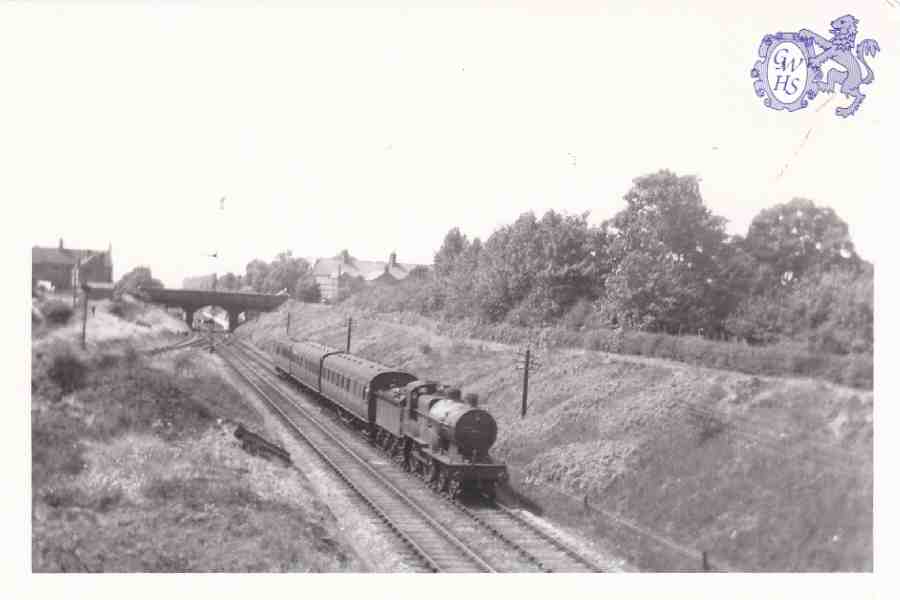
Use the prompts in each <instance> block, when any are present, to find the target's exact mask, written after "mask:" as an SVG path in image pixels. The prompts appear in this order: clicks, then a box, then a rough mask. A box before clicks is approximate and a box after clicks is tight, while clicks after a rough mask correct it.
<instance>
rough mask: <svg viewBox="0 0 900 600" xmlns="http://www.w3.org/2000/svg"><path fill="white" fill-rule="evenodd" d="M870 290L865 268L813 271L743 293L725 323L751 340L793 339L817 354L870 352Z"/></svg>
mask: <svg viewBox="0 0 900 600" xmlns="http://www.w3.org/2000/svg"><path fill="white" fill-rule="evenodd" d="M873 291H874V290H873V281H872V272H871V269H870V268H864V269H862V270H858V269H856V268H838V269H831V270H824V269H818V270H816V271H815V272H813V273H808V274H807V276H806V277H805V278H804V279H803V280H801V281H799V282H798V283H797V284H796V285H792V286H788V287H784V286H779V287H777V288H775V289H773V290H771V291H769V292H767V293H765V294H761V295H755V296H749V297H748V298H746V299H745V300H744V301H743V302H742V303H741V304H740V305H739V306H738V308H737V309H736V310H735V312H734V313H733V314H731V315H729V316H728V318H727V319H726V320H725V327H726V329H727V330H728V332H729V333H731V334H732V335H735V336H737V337H739V338H742V339H745V340H747V341H749V342H752V343H774V342H777V341H779V340H796V341H801V342H805V343H807V344H808V346H809V348H810V349H812V350H815V351H821V352H831V353H837V354H847V353H851V352H852V353H858V352H872V350H873V345H874V329H873V309H874V305H873V302H874V298H873Z"/></svg>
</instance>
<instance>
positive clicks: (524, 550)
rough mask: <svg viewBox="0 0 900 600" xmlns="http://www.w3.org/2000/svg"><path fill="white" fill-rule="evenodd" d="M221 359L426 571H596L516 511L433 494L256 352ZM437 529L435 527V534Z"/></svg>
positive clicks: (240, 349) (241, 350)
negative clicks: (299, 394)
mask: <svg viewBox="0 0 900 600" xmlns="http://www.w3.org/2000/svg"><path fill="white" fill-rule="evenodd" d="M222 354H227V355H226V356H225V358H226V360H229V361H232V366H233V367H235V368H236V369H237V370H238V372H239V373H240V374H241V375H242V376H243V377H244V379H245V380H246V381H248V383H251V385H253V387H254V388H255V389H256V390H257V391H258V392H261V393H264V394H265V395H266V397H264V400H266V402H267V403H268V404H269V405H270V406H272V408H273V410H275V412H276V413H278V414H279V416H281V418H282V420H283V421H285V422H286V424H288V426H289V427H291V428H292V429H294V431H296V432H297V433H298V435H299V436H300V437H302V438H303V439H304V440H305V441H306V442H307V444H308V445H309V446H310V447H311V448H312V449H313V450H314V451H315V452H316V453H317V454H318V455H319V456H320V457H322V458H323V460H324V461H325V462H326V463H328V464H329V465H330V466H331V468H332V469H333V470H335V472H337V473H338V474H339V476H340V477H341V478H342V479H343V480H344V481H345V482H346V483H347V484H348V485H349V486H350V487H351V488H352V489H354V491H355V492H356V493H357V495H359V496H360V497H361V498H362V499H363V500H364V502H365V503H366V504H368V505H369V506H370V507H371V508H372V510H373V511H374V512H375V513H376V514H378V516H379V517H380V518H381V519H382V521H383V522H384V523H385V524H387V525H388V527H389V528H390V529H391V530H392V531H393V532H395V533H396V534H397V535H398V536H399V537H401V539H403V541H404V542H405V543H406V546H407V547H408V548H409V549H410V550H411V551H412V554H414V555H415V556H416V558H418V562H419V563H420V564H421V565H423V566H424V567H425V568H426V569H427V570H430V571H441V572H454V571H455V572H473V571H476V572H498V571H503V572H523V571H537V572H541V571H542V572H552V571H562V572H579V571H580V572H595V571H599V569H598V568H597V567H596V566H595V565H593V564H592V563H591V562H590V561H589V560H587V559H585V558H583V557H582V556H580V555H579V554H577V553H576V552H574V551H572V550H571V549H568V548H567V547H566V546H565V545H564V544H562V543H561V542H559V541H557V540H555V539H554V538H553V537H552V536H551V535H549V534H548V533H546V532H544V531H543V530H541V529H540V528H538V527H536V526H535V525H533V524H531V523H530V522H528V521H527V520H525V519H523V518H522V517H520V516H519V515H518V514H517V513H516V511H513V510H511V509H509V508H507V507H504V506H500V505H492V506H475V507H472V506H465V505H463V504H462V503H460V502H456V501H451V500H450V499H449V498H447V497H445V496H441V495H438V494H437V493H435V492H434V491H433V490H431V489H430V488H429V487H428V486H427V485H426V484H425V482H424V481H422V480H420V479H419V478H417V477H415V476H414V475H412V474H410V473H407V472H405V471H403V470H402V469H400V468H399V466H398V465H396V464H395V463H393V462H392V461H391V460H390V459H389V458H388V457H386V456H385V455H383V454H382V453H381V452H380V450H379V449H378V448H376V447H374V446H372V445H371V444H369V443H368V442H367V441H365V440H364V439H362V437H361V436H359V435H357V434H356V433H355V432H353V431H351V430H348V429H347V428H346V427H344V426H343V425H340V424H339V423H337V422H335V420H333V419H332V415H331V413H330V412H326V413H325V415H323V414H322V413H323V412H324V410H323V409H322V408H321V407H319V408H318V410H317V409H316V408H314V407H304V406H303V405H302V404H301V403H300V402H298V401H296V400H295V399H294V396H295V395H296V394H295V391H294V390H293V389H292V388H291V387H289V386H288V385H287V384H286V383H285V382H284V381H282V380H280V379H277V376H276V375H275V373H274V371H273V370H272V368H271V363H270V362H269V360H268V357H266V356H265V355H264V354H263V353H262V352H261V351H259V350H258V349H256V348H255V347H253V346H251V345H249V344H245V343H243V342H238V343H237V344H235V347H232V348H230V349H229V350H228V351H227V353H222ZM235 363H236V364H235ZM303 404H305V403H303ZM317 412H318V413H319V414H318V415H316V414H315V413H317ZM326 415H327V416H326ZM298 429H299V430H300V431H298ZM338 449H340V450H338ZM411 515H417V516H411ZM426 524H427V526H426ZM434 524H438V525H440V529H438V530H437V532H435V529H434Z"/></svg>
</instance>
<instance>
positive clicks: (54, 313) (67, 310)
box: [41, 300, 73, 325]
mask: <svg viewBox="0 0 900 600" xmlns="http://www.w3.org/2000/svg"><path fill="white" fill-rule="evenodd" d="M41 313H43V315H44V317H45V318H46V319H47V320H48V321H50V322H51V323H55V324H57V325H64V324H66V323H68V322H69V319H71V318H72V314H73V310H72V307H71V306H69V305H68V304H66V303H65V302H60V301H59V300H50V301H49V302H45V303H44V305H43V306H42V307H41Z"/></svg>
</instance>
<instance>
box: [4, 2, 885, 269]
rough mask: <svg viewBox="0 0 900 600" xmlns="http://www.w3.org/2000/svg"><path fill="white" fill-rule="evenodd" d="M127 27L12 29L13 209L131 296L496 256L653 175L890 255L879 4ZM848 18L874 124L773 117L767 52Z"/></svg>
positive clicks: (716, 201) (7, 156) (559, 8)
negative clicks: (544, 222)
mask: <svg viewBox="0 0 900 600" xmlns="http://www.w3.org/2000/svg"><path fill="white" fill-rule="evenodd" d="M126 4H127V5H126V6H117V5H112V4H109V5H93V6H91V5H69V4H46V3H43V4H38V5H33V4H27V5H26V4H24V3H13V4H7V5H4V6H3V7H2V9H0V15H2V18H0V73H2V74H3V75H2V77H3V88H4V91H3V92H2V93H0V132H2V134H0V135H2V139H0V160H2V163H0V164H2V165H3V173H2V177H0V191H2V197H3V198H4V199H5V200H6V202H9V203H12V204H13V205H17V206H19V207H21V208H23V209H25V210H26V211H29V214H31V215H32V218H28V219H24V220H23V226H22V229H21V231H19V232H18V233H19V234H20V235H23V236H24V238H25V243H26V245H27V246H29V247H30V245H31V244H39V245H54V244H56V243H57V240H58V238H59V237H63V238H64V239H65V241H66V245H67V246H71V247H92V248H106V246H107V244H108V243H112V246H113V252H114V260H115V276H116V277H119V276H120V275H121V274H123V273H124V272H125V271H126V270H128V269H130V268H132V267H134V266H136V265H138V264H148V265H149V266H151V268H152V269H153V272H154V274H155V275H156V276H157V277H160V278H161V279H163V281H164V282H165V283H166V284H168V285H176V286H180V284H181V279H182V278H183V277H184V276H188V275H198V274H204V273H210V272H213V271H218V272H219V273H223V272H225V271H229V270H231V271H235V272H243V270H244V266H245V264H246V263H247V262H248V261H249V260H251V259H252V258H257V257H258V258H263V259H266V260H271V259H272V258H273V257H274V255H275V254H276V253H277V252H278V251H280V250H283V249H286V248H290V249H291V250H293V252H294V254H295V255H299V256H326V255H327V256H330V255H333V254H335V253H336V252H337V251H338V250H340V249H341V248H345V247H346V248H348V249H349V250H350V251H351V253H353V254H354V255H356V256H359V257H361V258H371V259H385V258H387V255H388V254H389V253H390V252H391V251H396V252H397V255H398V259H399V260H401V261H409V262H430V261H431V258H432V255H433V252H434V251H435V250H436V249H437V247H438V245H439V244H440V242H441V240H442V238H443V235H444V233H446V231H447V230H448V229H449V228H450V227H453V226H459V227H460V228H461V229H462V230H463V231H464V232H465V233H467V234H468V235H470V236H474V235H477V236H481V237H482V238H486V237H487V236H488V235H489V234H490V233H491V232H492V231H493V230H494V229H495V228H496V227H497V226H499V225H502V224H505V223H509V222H511V221H512V220H514V219H515V218H516V217H517V216H518V215H519V214H520V213H522V212H524V211H526V210H534V211H535V212H536V213H537V214H538V215H540V214H542V213H543V212H544V211H545V210H547V209H549V208H554V209H557V210H561V211H566V212H581V211H587V210H589V211H591V213H592V221H594V222H600V221H602V220H603V219H605V218H608V217H609V216H611V215H612V214H614V213H615V212H616V211H617V210H619V209H620V208H621V207H622V206H624V201H623V200H622V195H623V194H624V193H625V192H626V191H627V189H628V188H629V186H630V185H631V180H632V179H633V178H634V177H636V176H639V175H642V174H645V173H648V172H652V171H655V170H657V169H660V168H669V169H672V170H674V171H675V172H676V173H678V174H687V173H696V174H699V175H700V176H701V177H702V184H701V185H702V187H701V190H702V193H703V196H704V199H705V201H706V203H707V205H708V206H709V207H710V208H711V209H712V210H713V211H714V212H716V213H717V214H720V215H722V216H724V217H726V218H728V219H729V221H730V226H729V228H730V230H731V231H732V232H740V233H743V232H745V231H746V227H747V225H748V223H749V221H750V219H752V217H753V216H754V215H755V214H756V213H757V212H759V210H761V209H763V208H765V207H768V206H771V205H772V204H775V203H777V202H785V201H787V200H789V199H790V198H792V197H794V196H805V197H808V198H810V199H812V200H813V201H815V202H816V203H818V204H823V205H828V206H832V207H833V208H834V209H835V210H836V211H837V212H838V214H839V215H840V216H841V217H843V218H844V219H845V220H846V221H847V222H848V223H849V224H850V227H851V234H852V235H853V238H854V241H855V242H856V244H857V246H858V248H859V250H860V252H861V253H862V254H863V256H865V257H866V258H869V259H874V258H875V254H876V253H877V249H876V247H875V246H876V245H877V243H876V240H877V236H878V232H879V222H880V218H881V219H883V217H884V212H883V211H882V207H884V206H885V205H886V204H887V202H888V201H889V198H888V195H887V194H888V192H887V186H886V184H885V181H884V180H885V178H886V173H887V168H888V165H889V164H891V165H896V164H897V163H896V157H891V156H890V152H892V151H893V148H889V147H888V140H889V139H891V136H889V135H887V134H886V133H885V128H886V127H888V126H889V125H892V124H893V123H892V122H891V120H890V117H892V116H894V115H891V114H890V113H891V112H896V107H897V106H900V83H898V79H897V77H896V75H897V74H898V73H900V68H898V67H900V60H898V55H897V44H896V41H897V39H898V37H900V36H898V33H900V25H898V21H900V19H898V17H900V9H896V8H892V7H891V5H890V3H888V2H887V1H886V0H877V1H876V0H871V1H868V2H863V3H859V6H856V7H853V8H852V9H851V8H850V7H849V3H847V2H844V3H837V4H832V3H828V2H822V1H806V2H804V1H791V2H785V1H784V0H780V1H777V2H744V3H741V4H736V3H735V4H731V3H725V2H702V3H701V2H696V3H682V4H680V5H678V6H674V5H673V6H672V7H670V8H661V7H663V6H666V5H665V4H663V3H659V2H648V1H643V2H636V1H635V2H627V3H626V2H621V3H608V4H604V3H573V2H561V3H560V2H545V3H543V4H540V3H530V6H529V5H528V4H525V3H523V4H522V6H520V7H519V8H504V7H502V6H500V5H496V6H497V7H496V8H492V9H486V8H480V9H454V10H438V9H416V10H407V9H401V8H396V9H389V10H388V9H380V10H363V9H345V10H324V9H322V10H319V9H313V8H297V7H292V6H288V5H285V4H273V3H262V4H259V3H256V4H255V5H254V6H252V7H251V6H246V5H244V6H240V5H237V6H236V5H232V6H227V7H222V6H220V7H213V6H209V5H207V4H203V3H191V4H187V5H175V4H174V3H167V2H155V3H146V4H139V3H126ZM898 4H900V3H898ZM848 10H849V11H850V12H852V13H853V14H855V15H856V16H857V17H858V18H859V19H860V25H859V26H860V33H859V36H858V38H857V41H859V40H862V39H865V38H875V39H876V40H877V41H878V42H879V45H880V46H881V48H882V52H881V53H879V54H878V56H876V57H875V58H874V59H869V63H870V64H871V65H872V66H873V68H874V71H875V81H874V83H873V84H871V85H868V86H864V87H863V91H864V92H865V93H866V94H867V98H866V101H865V102H864V103H863V105H862V107H861V109H860V111H859V112H858V113H857V114H856V115H854V116H852V117H851V118H849V119H846V120H843V119H840V118H838V117H836V116H835V115H834V114H833V110H834V108H835V107H837V106H839V105H844V104H847V103H849V101H848V100H846V99H845V98H844V97H843V96H839V97H835V98H834V101H832V102H831V103H830V104H829V106H827V107H825V109H824V110H820V111H818V112H817V111H815V110H814V109H815V108H818V107H820V106H821V104H822V103H823V102H824V99H823V98H821V97H820V98H819V99H817V100H816V101H815V103H814V105H813V107H811V108H809V109H806V110H804V111H798V112H795V113H787V112H776V111H772V110H768V109H766V108H764V107H763V105H762V100H761V99H760V98H757V97H756V96H755V95H754V93H753V85H752V80H751V78H750V69H751V68H752V66H753V63H754V62H755V60H756V59H757V56H756V51H757V48H758V45H759V42H760V40H761V38H762V36H763V35H764V34H766V33H772V32H776V31H796V30H798V29H802V28H809V29H812V30H814V31H816V32H818V33H820V34H822V35H826V36H828V23H829V22H830V21H831V20H832V19H834V18H835V17H838V16H840V15H843V14H844V13H846V12H847V11H848ZM891 109H893V111H892V110H891ZM810 127H813V128H814V129H813V132H812V134H811V135H810V137H809V140H808V141H807V142H806V144H805V146H803V147H802V149H801V150H800V152H799V153H798V154H797V155H796V156H795V157H794V154H795V152H797V150H798V148H800V146H801V142H802V141H803V138H804V135H805V133H806V132H807V130H808V129H809V128H810ZM714 148H717V149H714ZM573 155H574V157H575V159H574V161H575V165H574V166H573V165H572V164H571V163H572V162H573V158H572V156H573ZM792 157H793V158H792ZM789 160H790V161H791V164H790V167H789V169H788V170H787V172H786V174H785V175H784V176H783V177H781V178H780V179H776V174H777V173H778V172H779V170H780V169H781V167H782V165H784V164H785V163H786V162H788V161H789ZM222 196H226V197H227V199H226V201H225V210H224V211H219V210H218V209H219V199H220V198H221V197H222ZM881 222H883V221H881ZM216 251H217V252H218V253H219V259H211V258H208V257H207V256H206V255H208V254H211V253H213V252H216Z"/></svg>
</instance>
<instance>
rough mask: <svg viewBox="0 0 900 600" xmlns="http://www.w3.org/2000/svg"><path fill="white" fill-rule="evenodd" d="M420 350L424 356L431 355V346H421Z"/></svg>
mask: <svg viewBox="0 0 900 600" xmlns="http://www.w3.org/2000/svg"><path fill="white" fill-rule="evenodd" d="M419 350H420V351H421V352H422V354H431V346H429V345H428V344H422V345H421V346H419Z"/></svg>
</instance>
